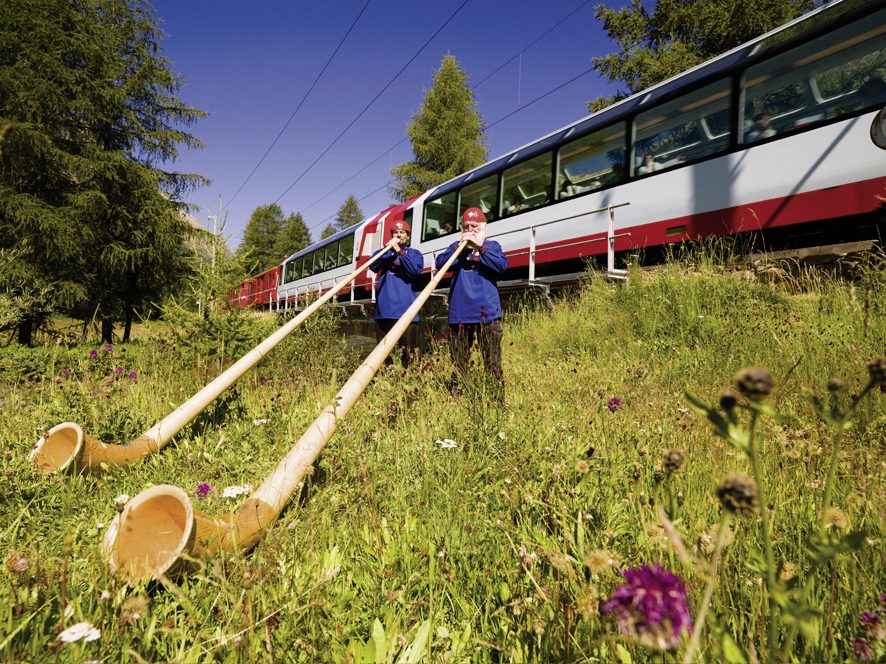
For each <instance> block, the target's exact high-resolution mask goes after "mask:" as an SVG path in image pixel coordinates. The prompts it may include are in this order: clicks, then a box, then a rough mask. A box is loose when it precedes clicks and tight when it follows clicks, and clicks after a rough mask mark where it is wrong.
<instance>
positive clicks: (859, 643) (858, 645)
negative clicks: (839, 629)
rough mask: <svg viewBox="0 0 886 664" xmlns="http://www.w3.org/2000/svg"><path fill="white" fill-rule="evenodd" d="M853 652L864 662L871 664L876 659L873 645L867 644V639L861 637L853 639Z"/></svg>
mask: <svg viewBox="0 0 886 664" xmlns="http://www.w3.org/2000/svg"><path fill="white" fill-rule="evenodd" d="M852 652H854V653H855V656H856V657H858V659H859V660H860V661H862V662H870V661H871V660H872V659H873V657H874V651H873V649H872V648H871V644H870V643H868V642H867V639H864V638H862V637H860V636H856V637H855V638H854V639H852Z"/></svg>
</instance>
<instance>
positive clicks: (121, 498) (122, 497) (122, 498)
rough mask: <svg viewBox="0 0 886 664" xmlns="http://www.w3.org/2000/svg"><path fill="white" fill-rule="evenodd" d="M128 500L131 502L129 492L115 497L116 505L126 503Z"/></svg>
mask: <svg viewBox="0 0 886 664" xmlns="http://www.w3.org/2000/svg"><path fill="white" fill-rule="evenodd" d="M128 502H129V494H128V493H121V494H120V495H119V496H117V497H116V498H114V504H115V505H125V504H126V503H128Z"/></svg>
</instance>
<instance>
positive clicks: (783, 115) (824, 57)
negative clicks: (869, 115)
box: [740, 9, 886, 143]
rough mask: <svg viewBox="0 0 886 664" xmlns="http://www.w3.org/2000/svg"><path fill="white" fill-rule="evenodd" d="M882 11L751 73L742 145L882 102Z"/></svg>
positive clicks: (885, 96)
mask: <svg viewBox="0 0 886 664" xmlns="http://www.w3.org/2000/svg"><path fill="white" fill-rule="evenodd" d="M884 34H886V9H881V10H880V11H878V12H874V13H873V14H871V15H870V16H866V17H864V18H862V19H860V20H858V21H856V22H855V23H852V24H851V25H847V26H844V27H842V28H839V29H837V30H833V31H831V32H829V33H827V34H825V35H822V36H821V37H819V38H817V39H814V40H812V41H810V42H808V43H806V44H803V45H802V46H798V47H797V48H795V49H793V50H790V51H788V52H786V53H782V54H781V55H779V56H777V57H775V58H772V59H771V60H767V61H766V62H763V63H761V64H759V65H757V66H755V67H750V68H749V69H748V70H747V71H746V72H745V74H744V77H743V81H742V93H743V96H744V119H743V122H744V124H743V131H742V136H740V140H741V141H742V142H743V143H753V142H755V141H759V140H762V139H764V138H769V137H771V136H776V135H781V134H786V133H791V132H793V131H797V130H801V129H805V128H808V127H810V126H812V125H814V124H817V123H819V122H824V121H827V120H830V119H831V118H836V117H840V116H841V115H845V114H847V113H852V112H854V111H858V110H861V109H865V108H873V107H878V106H881V105H882V104H883V103H884V102H886V82H884V79H886V41H884V39H883V35H884Z"/></svg>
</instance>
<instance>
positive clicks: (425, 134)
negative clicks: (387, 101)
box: [391, 54, 488, 201]
mask: <svg viewBox="0 0 886 664" xmlns="http://www.w3.org/2000/svg"><path fill="white" fill-rule="evenodd" d="M406 133H407V134H408V135H409V139H410V141H411V142H412V153H413V155H414V157H415V158H414V159H413V160H412V161H408V162H405V163H403V164H400V165H399V166H396V167H394V168H393V169H392V171H391V172H392V173H393V175H394V177H395V179H396V183H395V184H394V186H393V187H392V188H391V195H392V196H394V197H395V198H396V199H397V200H399V201H406V200H409V199H410V198H412V197H413V196H418V195H419V194H421V193H422V192H424V191H427V190H428V189H430V188H431V187H433V186H435V185H438V184H440V183H441V182H445V181H446V180H449V179H450V178H453V177H455V176H456V175H458V174H459V173H463V172H465V171H467V170H470V169H472V168H474V167H476V166H479V165H481V164H483V163H484V162H485V161H486V159H487V154H488V153H487V150H486V133H485V130H484V125H483V120H482V119H481V118H480V113H479V111H478V110H477V102H476V101H475V99H474V93H473V91H472V90H471V88H470V86H469V85H468V77H467V75H466V74H465V73H464V71H462V69H461V67H459V65H458V62H457V61H456V59H455V57H454V56H452V55H449V54H447V55H445V56H444V57H443V61H442V62H441V63H440V68H439V69H437V71H436V73H435V74H434V81H433V84H432V85H431V87H430V89H429V90H427V91H426V92H425V98H424V103H423V104H422V107H421V109H420V110H419V111H418V112H417V113H416V114H415V115H413V116H412V121H411V122H410V123H409V125H408V127H407V128H406Z"/></svg>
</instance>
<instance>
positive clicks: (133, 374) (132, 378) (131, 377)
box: [127, 371, 138, 380]
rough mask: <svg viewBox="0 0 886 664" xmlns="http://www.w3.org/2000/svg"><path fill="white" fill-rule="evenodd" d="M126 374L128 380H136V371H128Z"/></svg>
mask: <svg viewBox="0 0 886 664" xmlns="http://www.w3.org/2000/svg"><path fill="white" fill-rule="evenodd" d="M127 375H128V376H129V378H130V380H138V372H137V371H130V372H129V373H128V374H127Z"/></svg>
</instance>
